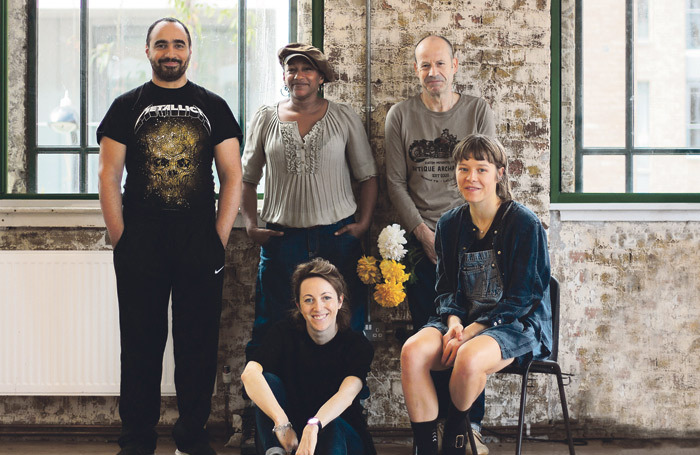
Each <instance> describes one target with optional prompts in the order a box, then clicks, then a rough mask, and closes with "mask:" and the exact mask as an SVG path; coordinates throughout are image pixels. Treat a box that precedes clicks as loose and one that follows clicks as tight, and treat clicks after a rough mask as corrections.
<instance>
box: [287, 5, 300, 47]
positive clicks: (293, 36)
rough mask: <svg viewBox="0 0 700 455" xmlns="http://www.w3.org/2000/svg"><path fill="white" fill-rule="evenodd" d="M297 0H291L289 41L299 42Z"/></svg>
mask: <svg viewBox="0 0 700 455" xmlns="http://www.w3.org/2000/svg"><path fill="white" fill-rule="evenodd" d="M297 26H298V25H297V0H289V42H290V43H296V42H297Z"/></svg>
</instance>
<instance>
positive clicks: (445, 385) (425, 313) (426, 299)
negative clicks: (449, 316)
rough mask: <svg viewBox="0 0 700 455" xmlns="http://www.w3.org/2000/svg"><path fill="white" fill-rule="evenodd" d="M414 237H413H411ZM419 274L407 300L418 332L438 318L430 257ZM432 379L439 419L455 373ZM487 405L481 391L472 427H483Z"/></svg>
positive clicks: (472, 412) (434, 375) (434, 373)
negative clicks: (430, 320) (429, 321)
mask: <svg viewBox="0 0 700 455" xmlns="http://www.w3.org/2000/svg"><path fill="white" fill-rule="evenodd" d="M411 237H413V236H411ZM411 240H412V241H414V242H415V245H416V246H417V247H418V248H420V247H421V246H420V242H418V240H416V239H415V238H412V239H411ZM413 272H414V273H415V274H416V278H417V280H416V281H415V282H413V283H412V284H409V285H408V286H406V296H407V298H408V308H409V310H410V311H411V321H412V323H413V331H414V333H415V332H418V331H419V330H420V329H421V328H422V327H423V326H424V325H425V324H426V323H427V322H428V319H429V318H430V317H431V316H435V315H437V311H436V308H435V298H436V297H437V295H436V292H435V280H436V274H435V264H433V263H432V262H430V260H429V259H428V258H427V257H423V259H421V260H420V261H419V262H418V263H417V264H416V267H415V269H414V271H413ZM430 374H431V376H432V378H433V382H434V383H435V390H437V395H438V403H439V405H440V412H439V415H440V417H446V416H447V409H448V407H449V404H450V401H449V400H450V388H449V384H450V375H451V374H452V370H451V369H450V370H446V371H432V372H431V373H430ZM485 406H486V391H484V392H481V395H479V396H478V398H477V399H476V401H475V402H474V404H472V407H471V410H470V411H469V420H471V423H472V424H473V425H476V426H478V427H481V421H482V420H483V419H484V413H485Z"/></svg>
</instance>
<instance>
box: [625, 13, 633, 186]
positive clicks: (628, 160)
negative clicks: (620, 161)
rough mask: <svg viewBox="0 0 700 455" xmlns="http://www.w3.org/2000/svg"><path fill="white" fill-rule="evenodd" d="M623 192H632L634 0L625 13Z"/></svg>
mask: <svg viewBox="0 0 700 455" xmlns="http://www.w3.org/2000/svg"><path fill="white" fill-rule="evenodd" d="M625 33H626V36H625V48H626V49H625V50H626V52H625V54H626V57H625V70H626V71H625V152H626V153H625V192H626V193H633V192H634V172H633V164H634V160H633V156H634V0H627V1H626V13H625Z"/></svg>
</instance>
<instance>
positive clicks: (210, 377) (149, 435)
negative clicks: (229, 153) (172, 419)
mask: <svg viewBox="0 0 700 455" xmlns="http://www.w3.org/2000/svg"><path fill="white" fill-rule="evenodd" d="M125 225H126V228H125V230H124V234H123V235H122V238H121V239H120V240H119V243H118V244H117V246H116V247H115V249H114V269H115V271H116V275H117V294H118V297H119V327H120V333H121V391H120V401H119V414H120V416H121V420H122V432H121V436H120V438H119V445H120V446H121V447H140V448H143V449H145V450H146V451H148V452H153V451H154V450H155V447H156V439H157V434H156V432H155V429H154V428H155V426H156V424H157V423H158V420H159V418H160V382H161V375H162V363H163V351H164V348H165V343H166V339H167V335H168V303H169V299H170V296H171V293H172V319H173V320H172V331H173V344H174V355H175V387H176V390H177V404H178V410H179V413H180V416H179V418H178V420H177V422H176V423H175V427H174V429H173V437H174V439H175V442H176V444H177V446H178V448H179V449H180V450H183V451H188V449H190V448H193V447H196V446H197V445H200V444H206V443H207V439H208V437H207V433H206V430H205V429H204V425H205V424H206V422H207V419H208V418H209V412H210V409H211V395H212V392H213V388H214V380H215V378H216V361H217V351H218V343H219V319H220V316H221V293H222V286H223V277H224V273H223V266H224V256H225V251H224V247H223V246H222V244H221V240H220V239H219V236H218V235H217V233H216V229H215V227H214V217H213V214H207V215H206V216H203V217H189V218H186V217H174V216H169V217H159V218H157V219H153V218H151V219H148V218H143V217H136V216H129V215H128V214H125Z"/></svg>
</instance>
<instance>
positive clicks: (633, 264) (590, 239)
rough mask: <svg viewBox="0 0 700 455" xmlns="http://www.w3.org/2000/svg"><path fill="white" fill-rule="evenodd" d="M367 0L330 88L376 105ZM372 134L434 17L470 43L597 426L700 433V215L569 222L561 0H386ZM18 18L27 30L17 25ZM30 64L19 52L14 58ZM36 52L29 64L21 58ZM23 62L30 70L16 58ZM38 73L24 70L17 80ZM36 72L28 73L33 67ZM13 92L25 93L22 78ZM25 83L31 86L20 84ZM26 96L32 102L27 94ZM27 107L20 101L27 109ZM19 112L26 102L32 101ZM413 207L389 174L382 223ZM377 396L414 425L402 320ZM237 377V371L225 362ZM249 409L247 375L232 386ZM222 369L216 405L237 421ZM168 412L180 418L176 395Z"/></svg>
mask: <svg viewBox="0 0 700 455" xmlns="http://www.w3.org/2000/svg"><path fill="white" fill-rule="evenodd" d="M25 1H26V0H10V2H9V5H10V15H9V16H10V20H11V24H12V25H13V26H14V25H16V26H17V27H23V26H24V25H22V24H23V20H24V13H23V8H24V3H25ZM364 4H365V3H364V1H363V0H325V6H326V11H325V38H324V40H325V51H326V53H327V54H328V55H329V56H330V57H331V61H332V62H333V63H334V64H335V66H336V68H337V70H338V71H339V73H340V81H339V82H336V83H333V84H329V85H328V86H327V88H326V92H325V93H326V96H327V97H328V98H329V99H332V100H335V101H340V102H345V103H348V104H350V105H351V106H352V107H353V108H354V109H355V110H356V112H358V113H360V114H361V115H364V110H363V105H364V91H365V85H364V84H365V57H366V54H365V51H366V46H365V8H364ZM310 7H311V2H310V0H303V1H302V0H300V2H299V37H300V38H299V40H300V41H307V42H308V41H310V39H311V38H310V20H311V9H310ZM371 14H372V27H373V29H372V43H371V47H372V66H371V68H372V81H371V82H372V96H373V99H372V108H373V110H372V112H371V121H372V122H371V132H370V136H371V137H370V139H371V143H372V147H373V150H374V153H375V156H376V159H377V161H378V163H379V165H380V169H381V170H382V173H383V169H384V144H383V141H384V137H383V136H384V118H385V116H386V112H387V110H388V109H389V107H390V106H391V105H393V104H394V103H396V102H398V101H400V100H402V99H404V98H406V97H408V96H410V95H412V94H414V93H417V91H418V90H419V85H418V82H417V79H416V77H415V75H414V72H413V46H414V44H415V42H416V41H418V40H419V39H420V38H421V37H423V36H424V35H425V34H427V33H431V32H432V33H439V34H443V35H445V36H446V37H448V38H449V39H451V40H452V41H453V43H455V55H456V56H457V58H458V59H459V60H460V70H459V73H458V75H457V77H456V85H457V88H458V90H460V91H462V92H465V93H469V94H474V95H481V96H484V97H485V98H486V99H487V100H488V101H489V103H490V104H491V106H492V108H493V109H494V111H495V114H496V119H497V129H498V134H499V136H500V138H501V139H502V141H503V142H504V143H505V145H506V147H507V148H508V150H509V152H510V156H511V165H510V167H509V171H510V172H511V174H512V175H513V181H514V190H515V191H514V192H515V196H516V199H518V200H520V201H522V202H524V203H525V204H526V205H528V206H529V207H531V208H532V209H533V210H535V212H536V213H537V214H538V215H539V216H540V217H541V218H542V219H543V221H544V223H545V224H546V225H547V226H548V228H549V229H548V233H549V238H550V251H551V257H552V266H553V273H554V274H555V275H556V276H557V277H558V278H559V279H560V281H561V284H562V286H561V287H562V314H563V317H562V321H561V326H562V329H561V347H560V352H561V354H560V363H561V364H562V367H563V369H564V371H568V372H571V373H574V374H575V376H574V377H573V379H572V382H571V385H570V386H569V387H567V393H568V399H569V410H570V413H571V415H572V417H573V418H574V419H577V420H578V421H579V423H580V424H581V431H582V432H583V433H584V434H585V435H588V436H606V435H607V436H632V437H652V436H664V437H698V436H700V411H698V408H699V406H698V402H700V361H699V360H698V359H699V358H700V356H699V355H698V354H699V351H700V310H698V308H699V305H698V304H697V302H698V301H700V283H699V281H700V279H699V278H698V270H700V256H699V255H698V254H697V253H696V252H697V250H698V246H699V244H700V242H699V238H700V224H698V223H631V222H626V223H574V222H561V221H560V220H559V215H558V212H551V213H550V211H549V178H550V169H549V134H550V131H549V110H550V96H549V89H550V80H549V65H550V54H549V27H550V1H548V0H422V1H419V0H410V1H405V0H374V1H373V2H372V11H371ZM11 29H13V30H16V29H15V28H13V27H11ZM11 39H12V40H13V43H14V44H13V45H11V46H10V50H11V55H10V60H11V62H17V64H18V65H19V64H20V62H23V61H24V60H23V59H24V56H23V53H22V52H23V51H22V46H23V45H24V44H23V38H22V34H21V33H12V34H11ZM14 66H15V65H14V64H12V65H10V68H11V69H12V68H13V67H14ZM19 66H20V67H21V65H19ZM13 71H14V70H13ZM15 79H17V80H19V82H21V80H22V75H21V74H20V75H19V76H17V75H16V74H14V73H13V74H11V77H10V83H11V84H13V81H14V80H15ZM18 84H19V88H20V89H21V88H22V83H18ZM11 93H22V92H12V88H11ZM19 98H20V99H21V96H20V97H19ZM10 102H11V103H13V104H12V106H14V107H15V108H16V109H18V110H21V109H23V106H22V105H21V103H18V102H17V101H16V98H14V95H13V97H11V100H10ZM11 112H12V111H11ZM18 115H19V114H18ZM23 118H24V117H23V114H22V115H19V124H18V123H17V122H18V120H16V119H15V120H12V119H11V121H12V123H11V131H10V135H11V138H12V137H14V138H16V140H14V141H13V140H12V139H11V142H10V147H11V150H10V155H11V156H17V157H20V158H21V156H23V153H24V152H23V145H22V144H23V143H22V137H23V123H22V122H23V121H24V120H23ZM397 219H398V218H397V216H396V213H395V212H394V211H393V208H392V207H391V204H390V202H389V201H388V199H387V197H386V187H385V182H384V180H383V179H382V181H381V188H380V200H379V203H378V208H377V214H376V219H375V222H374V224H373V227H372V232H373V238H376V235H377V233H378V231H379V230H380V229H381V228H382V227H383V226H384V225H386V224H387V223H388V222H394V221H396V220H397ZM0 248H2V249H106V248H109V247H108V242H106V239H105V234H104V231H103V230H99V229H80V228H75V229H38V228H22V229H8V228H6V229H0ZM257 257H258V249H257V248H256V247H255V246H254V245H253V244H252V243H251V242H250V241H249V240H248V239H247V237H246V235H245V233H244V232H243V231H240V230H236V231H234V233H233V234H232V236H231V240H230V242H229V245H228V248H227V269H226V281H225V285H224V286H225V289H224V314H223V317H222V332H221V349H220V354H219V363H220V365H224V364H228V365H231V367H232V370H233V371H234V372H240V371H241V370H242V367H243V348H244V343H245V341H246V340H247V338H248V335H249V333H250V328H251V321H252V317H253V309H252V300H253V294H254V280H255V273H256V267H257ZM373 317H374V318H375V320H377V321H383V322H387V323H392V322H394V323H395V321H400V320H403V319H406V318H407V312H406V310H405V309H397V310H383V309H373ZM376 351H377V353H376V359H375V363H374V370H373V372H372V374H371V376H370V380H369V383H370V386H371V389H372V395H371V397H370V399H369V400H368V402H367V406H368V412H369V422H370V425H373V426H375V427H376V426H381V427H403V428H406V427H408V419H407V416H406V412H405V408H404V405H403V398H402V393H401V384H400V374H399V362H398V356H399V351H400V346H399V343H398V341H397V340H396V339H395V338H394V337H393V336H391V335H389V336H388V337H387V340H386V341H385V342H383V343H382V344H377V345H376ZM219 379H221V378H219ZM535 387H536V388H535V390H534V391H531V392H530V394H531V395H530V397H531V399H530V401H529V403H530V406H529V408H528V419H530V421H531V422H533V423H547V422H549V421H551V420H555V421H556V420H559V419H561V411H560V409H559V405H558V399H557V394H556V386H555V383H554V382H553V381H551V380H548V379H538V380H537V381H536V383H535ZM230 390H231V392H232V397H231V403H230V404H231V408H232V409H233V410H236V409H240V407H241V406H242V404H243V403H242V400H241V398H240V383H239V382H238V380H237V379H236V380H235V381H234V384H233V385H232V387H231V389H230ZM223 392H224V386H223V385H222V383H221V381H220V380H219V382H218V386H217V395H216V396H215V398H214V410H213V413H212V419H211V421H212V422H214V423H221V422H222V421H223V419H224V415H223ZM518 398H519V382H518V381H516V380H515V379H501V378H493V379H491V380H490V381H489V384H488V386H487V414H486V419H485V422H484V423H485V424H486V425H511V424H514V423H515V421H516V419H517V406H518ZM116 403H117V400H116V398H114V397H94V398H91V397H80V398H79V397H30V398H26V397H0V424H1V423H35V424H49V423H52V424H117V423H118V414H117V407H116ZM163 404H164V406H163V419H162V420H161V421H162V422H163V423H173V422H174V420H175V418H176V410H175V409H176V408H175V403H174V400H173V399H172V398H166V399H164V400H163Z"/></svg>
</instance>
